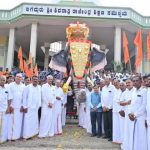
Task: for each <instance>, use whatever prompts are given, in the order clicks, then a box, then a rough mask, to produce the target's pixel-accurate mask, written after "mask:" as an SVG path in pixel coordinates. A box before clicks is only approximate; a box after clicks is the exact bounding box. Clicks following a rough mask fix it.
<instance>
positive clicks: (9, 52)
mask: <svg viewBox="0 0 150 150" xmlns="http://www.w3.org/2000/svg"><path fill="white" fill-rule="evenodd" d="M77 21H79V22H81V23H86V24H87V26H89V28H90V36H89V39H90V40H91V41H92V43H94V44H96V45H99V46H100V49H102V50H103V49H106V48H107V49H109V52H108V53H107V62H108V65H107V68H111V67H112V65H113V64H114V62H117V63H124V60H123V47H122V33H123V31H125V32H126V34H127V38H128V42H129V45H128V46H129V51H130V58H131V67H132V70H134V61H135V56H136V48H135V45H134V38H135V35H136V32H137V30H138V29H141V30H142V42H143V54H144V55H143V62H142V64H141V70H140V71H141V72H144V73H148V72H150V61H148V60H147V57H146V55H147V53H146V51H147V47H146V37H147V34H148V32H149V30H150V17H146V16H142V15H140V14H139V13H137V12H136V11H134V10H133V9H131V8H121V7H119V8H118V7H101V6H97V5H96V4H95V3H93V2H91V1H87V2H85V1H78V2H75V1H73V0H61V1H59V2H58V3H56V4H36V3H22V4H20V5H19V6H16V7H15V8H13V9H11V10H0V67H1V69H3V70H4V69H5V68H9V69H12V68H13V67H14V66H18V60H17V53H18V49H19V47H20V46H22V49H23V58H24V59H26V60H28V57H29V52H31V53H32V56H33V58H34V60H35V61H36V63H37V64H38V66H39V67H43V68H44V67H48V64H49V50H52V51H53V50H54V49H56V51H57V47H58V49H61V48H63V47H65V44H64V43H65V42H67V38H66V27H67V26H68V25H69V24H70V23H75V22H77ZM62 41H63V42H62ZM54 43H57V44H56V45H55V44H54ZM58 43H59V45H58ZM60 44H61V46H60ZM126 68H128V69H130V67H129V66H128V65H127V66H126Z"/></svg>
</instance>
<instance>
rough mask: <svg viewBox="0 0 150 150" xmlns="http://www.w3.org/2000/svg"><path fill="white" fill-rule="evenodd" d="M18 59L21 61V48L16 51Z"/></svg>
mask: <svg viewBox="0 0 150 150" xmlns="http://www.w3.org/2000/svg"><path fill="white" fill-rule="evenodd" d="M18 59H22V47H21V46H20V48H19V50H18Z"/></svg>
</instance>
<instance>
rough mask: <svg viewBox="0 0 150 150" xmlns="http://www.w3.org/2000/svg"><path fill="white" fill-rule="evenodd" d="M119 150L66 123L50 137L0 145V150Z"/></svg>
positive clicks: (109, 143) (105, 141)
mask: <svg viewBox="0 0 150 150" xmlns="http://www.w3.org/2000/svg"><path fill="white" fill-rule="evenodd" d="M34 149H37V150H120V148H119V146H118V145H115V144H112V143H111V142H108V141H107V140H106V139H102V138H97V137H90V136H89V135H88V134H87V133H86V132H85V130H84V129H82V128H80V127H78V126H77V125H75V124H74V125H66V127H65V128H64V130H63V135H61V136H55V137H52V138H44V139H39V138H37V137H35V138H33V139H32V140H27V141H25V140H18V141H16V142H7V143H4V144H2V145H0V150H34Z"/></svg>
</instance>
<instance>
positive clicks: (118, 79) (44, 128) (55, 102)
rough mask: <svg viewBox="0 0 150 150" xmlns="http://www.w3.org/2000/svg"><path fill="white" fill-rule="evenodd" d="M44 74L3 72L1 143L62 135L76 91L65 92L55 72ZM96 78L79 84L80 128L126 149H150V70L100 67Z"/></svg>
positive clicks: (0, 104) (1, 87)
mask: <svg viewBox="0 0 150 150" xmlns="http://www.w3.org/2000/svg"><path fill="white" fill-rule="evenodd" d="M56 78H57V77H56ZM39 79H40V78H39V77H38V76H36V75H33V77H32V79H30V78H24V79H23V75H22V74H21V73H17V74H16V76H15V77H14V76H12V75H10V76H7V78H6V76H5V75H1V76H0V127H1V128H0V143H3V142H6V141H16V140H19V139H20V138H24V139H31V138H33V137H34V136H38V137H39V138H45V137H52V136H55V135H62V134H63V126H65V123H66V106H67V101H68V97H69V96H72V95H73V90H72V89H71V88H70V89H69V91H68V93H66V92H64V91H63V84H64V81H63V80H61V79H60V78H59V79H55V80H54V77H53V75H47V76H46V79H45V78H44V79H43V82H42V83H39ZM92 81H93V83H94V84H91V82H90V83H86V87H82V88H81V87H80V86H79V87H78V88H79V93H78V97H76V98H75V99H76V100H75V102H76V105H77V115H78V121H79V127H82V128H84V129H86V131H87V133H89V134H90V136H91V137H97V138H106V139H108V141H112V142H113V143H116V144H119V145H120V147H121V149H123V150H150V102H149V101H148V99H149V96H150V75H146V76H141V75H140V74H128V73H125V74H120V73H114V72H96V73H94V74H93V75H92ZM79 82H80V81H79ZM79 85H80V84H79ZM72 107H73V106H72ZM40 108H41V115H40V116H39V109H40Z"/></svg>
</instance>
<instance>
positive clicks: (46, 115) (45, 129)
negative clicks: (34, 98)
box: [39, 75, 55, 138]
mask: <svg viewBox="0 0 150 150" xmlns="http://www.w3.org/2000/svg"><path fill="white" fill-rule="evenodd" d="M52 82H53V76H51V75H49V76H47V83H46V84H43V85H42V113H41V120H40V131H39V137H42V138H43V137H48V136H50V137H52V136H54V119H53V118H54V114H53V109H54V108H53V105H54V98H55V97H54V86H53V85H52Z"/></svg>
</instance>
